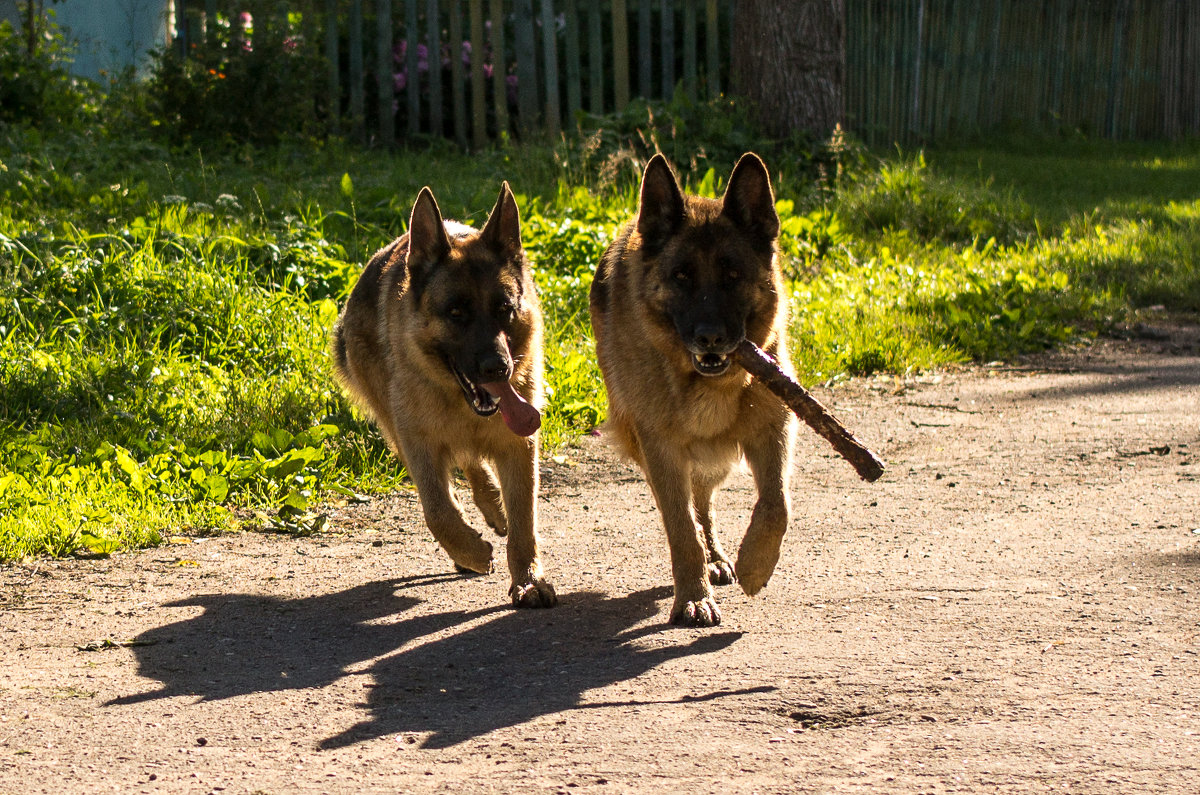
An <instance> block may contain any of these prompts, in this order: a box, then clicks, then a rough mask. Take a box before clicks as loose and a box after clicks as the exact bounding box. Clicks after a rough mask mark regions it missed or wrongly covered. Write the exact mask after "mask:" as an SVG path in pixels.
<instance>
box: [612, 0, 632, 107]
mask: <svg viewBox="0 0 1200 795" xmlns="http://www.w3.org/2000/svg"><path fill="white" fill-rule="evenodd" d="M612 32H613V43H612V55H613V100H614V102H615V103H616V111H617V113H620V112H621V111H623V110H625V108H626V107H627V106H628V105H629V17H628V15H627V14H626V11H625V0H612Z"/></svg>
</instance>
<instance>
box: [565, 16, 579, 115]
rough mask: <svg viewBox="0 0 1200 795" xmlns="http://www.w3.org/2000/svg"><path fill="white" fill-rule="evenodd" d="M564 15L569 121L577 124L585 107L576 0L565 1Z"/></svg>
mask: <svg viewBox="0 0 1200 795" xmlns="http://www.w3.org/2000/svg"><path fill="white" fill-rule="evenodd" d="M563 6H564V8H563V14H564V15H565V16H566V18H567V31H566V33H567V46H566V53H565V56H566V59H567V67H566V76H567V119H568V123H569V124H570V125H572V126H573V125H574V123H575V114H576V113H578V112H579V109H580V108H582V107H583V89H582V86H581V85H580V83H581V76H582V75H581V71H582V70H581V66H580V64H581V61H580V57H579V36H580V30H579V8H578V5H577V3H576V0H564V3H563Z"/></svg>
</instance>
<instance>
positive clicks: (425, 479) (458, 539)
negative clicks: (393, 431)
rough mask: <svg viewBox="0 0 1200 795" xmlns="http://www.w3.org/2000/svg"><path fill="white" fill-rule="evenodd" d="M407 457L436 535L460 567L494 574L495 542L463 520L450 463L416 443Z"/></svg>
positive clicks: (422, 502) (426, 520) (422, 503)
mask: <svg viewBox="0 0 1200 795" xmlns="http://www.w3.org/2000/svg"><path fill="white" fill-rule="evenodd" d="M404 459H405V461H406V462H407V464H408V475H409V477H411V478H412V479H413V483H415V484H416V486H417V495H418V496H419V497H420V499H421V509H422V510H423V511H424V513H425V523H426V524H427V525H429V530H430V532H432V533H433V537H434V538H436V539H437V541H438V543H439V544H441V545H442V549H444V550H446V554H448V555H449V556H450V559H451V560H453V561H454V563H455V564H456V565H457V566H458V567H459V568H463V569H468V570H470V571H476V572H479V573H480V574H490V573H491V571H492V567H493V563H492V545H491V544H489V543H488V542H487V541H484V540H483V538H481V537H480V535H479V533H477V532H476V531H475V530H474V529H473V528H472V527H471V526H470V525H469V524H467V523H466V521H464V520H463V515H462V510H461V509H460V508H459V505H458V501H457V500H455V499H454V495H453V493H451V491H450V466H449V464H448V463H446V462H444V461H438V460H436V459H435V458H434V457H433V456H432V455H431V454H430V452H429V451H428V450H425V449H423V448H420V446H416V447H414V446H412V445H406V446H405V448H404Z"/></svg>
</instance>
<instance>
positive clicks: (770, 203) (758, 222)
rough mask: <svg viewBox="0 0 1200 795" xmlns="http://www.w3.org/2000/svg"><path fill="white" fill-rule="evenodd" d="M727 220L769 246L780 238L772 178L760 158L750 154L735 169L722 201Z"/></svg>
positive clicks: (744, 156) (743, 156)
mask: <svg viewBox="0 0 1200 795" xmlns="http://www.w3.org/2000/svg"><path fill="white" fill-rule="evenodd" d="M722 202H723V203H724V205H725V207H724V210H723V211H722V212H723V213H724V215H725V217H726V218H728V219H729V220H731V221H733V223H734V224H736V225H737V226H739V227H741V228H742V229H744V230H745V231H746V232H748V233H750V234H751V235H752V236H754V237H755V238H757V239H758V241H759V242H760V243H763V244H765V245H767V246H769V245H770V244H771V243H772V242H774V240H775V238H776V237H778V236H779V214H778V213H776V212H775V194H774V192H773V191H772V190H771V176H770V175H769V174H768V173H767V167H766V166H765V165H764V164H763V161H762V160H760V159H759V157H758V155H756V154H754V153H753V152H747V153H746V154H744V155H742V159H741V160H739V161H738V164H737V165H736V166H734V167H733V173H732V174H730V175H729V185H728V187H726V188H725V197H724V198H723V199H722Z"/></svg>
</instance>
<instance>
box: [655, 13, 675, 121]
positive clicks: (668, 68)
mask: <svg viewBox="0 0 1200 795" xmlns="http://www.w3.org/2000/svg"><path fill="white" fill-rule="evenodd" d="M659 55H660V57H661V58H662V97H663V99H664V100H669V99H670V98H671V95H672V94H674V93H675V3H674V0H662V52H661V53H660V54H659Z"/></svg>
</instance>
